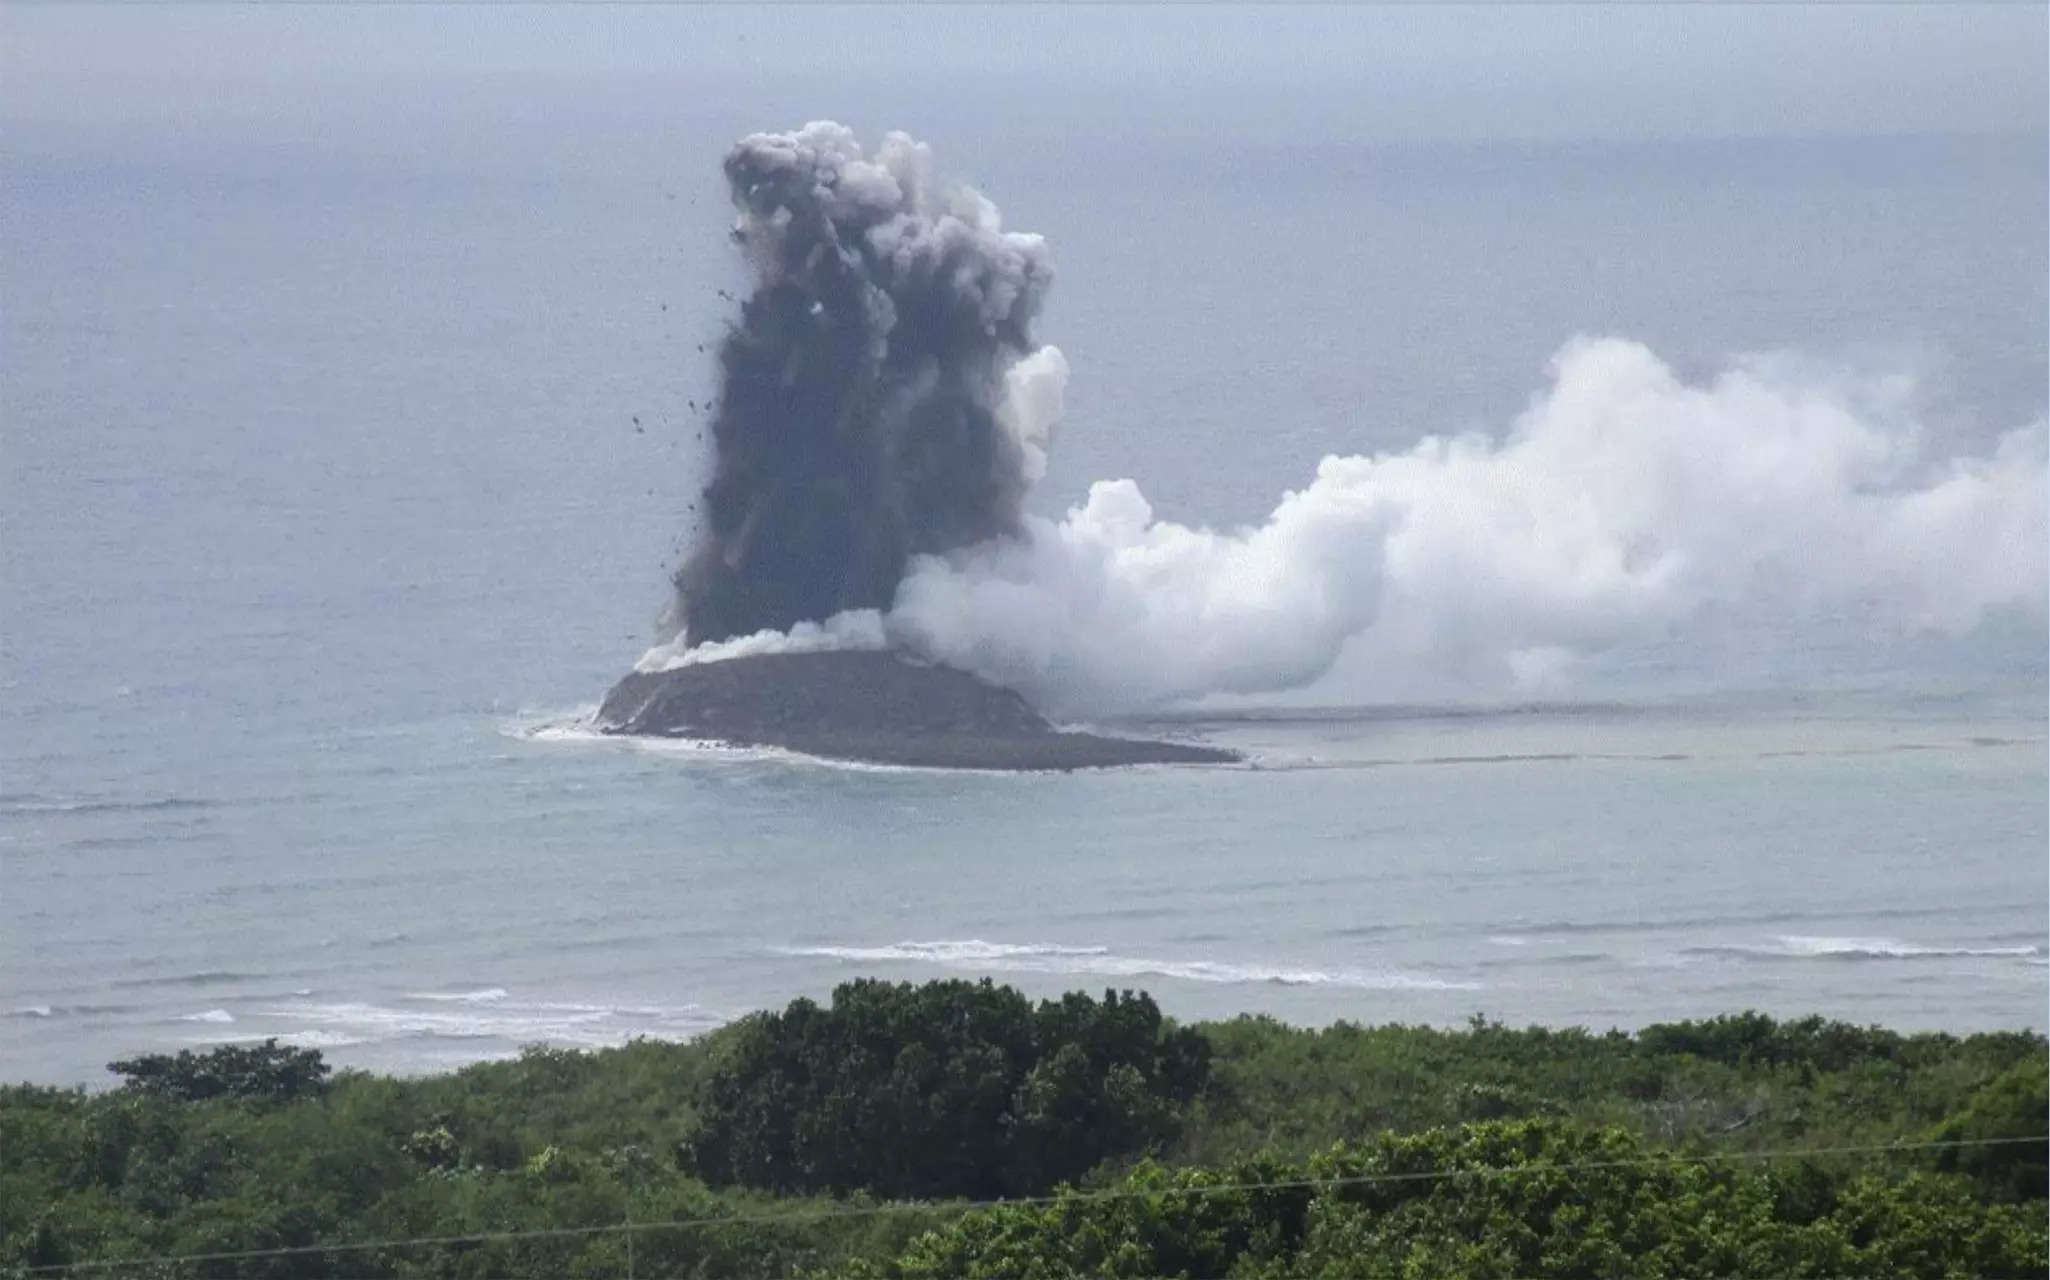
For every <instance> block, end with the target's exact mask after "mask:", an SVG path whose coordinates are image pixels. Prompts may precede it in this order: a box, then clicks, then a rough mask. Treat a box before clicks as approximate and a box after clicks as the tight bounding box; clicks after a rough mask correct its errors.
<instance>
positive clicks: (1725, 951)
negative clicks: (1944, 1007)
mask: <svg viewBox="0 0 2050 1280" xmlns="http://www.w3.org/2000/svg"><path fill="white" fill-rule="evenodd" d="M1680 954H1681V955H1685V956H1723V957H1729V958H1734V959H1741V960H1956V959H1989V960H2030V959H2035V958H2038V957H2041V956H2042V955H2043V948H2042V947H2040V946H2000V947H1986V946H1980V947H1972V946H1941V945H1934V946H1932V945H1928V944H1925V943H1919V942H1903V941H1900V940H1899V939H1896V938H1838V937H1815V936H1809V935H1803V934H1785V935H1782V936H1781V937H1779V938H1778V939H1777V940H1775V941H1773V942H1770V943H1716V944H1710V945H1707V946H1699V947H1686V948H1683V949H1682V950H1681V952H1680Z"/></svg>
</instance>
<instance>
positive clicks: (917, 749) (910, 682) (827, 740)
mask: <svg viewBox="0 0 2050 1280" xmlns="http://www.w3.org/2000/svg"><path fill="white" fill-rule="evenodd" d="M598 727H599V728H600V729H601V730H603V731H604V732H606V733H615V734H639V735H647V736H653V737H667V738H688V739H699V740H708V741H717V742H723V743H727V744H730V745H734V746H759V747H780V748H784V749H786V750H790V751H797V752H801V753H803V754H805V755H810V756H820V757H824V758H826V759H832V760H853V761H861V762H866V763H870V764H888V765H904V766H914V767H919V768H935V769H994V770H1071V769H1095V768H1104V767H1108V766H1113V765H1131V764H1230V763H1235V762H1236V761H1238V760H1239V758H1240V757H1239V756H1238V754H1237V753H1236V752H1232V751H1225V750H1221V749H1219V748H1216V747H1205V746H1198V745H1195V744H1193V743H1184V742H1158V741H1147V740H1143V739H1134V738H1109V737H1103V736H1100V735H1098V734H1093V733H1075V732H1067V731H1063V730H1060V729H1057V728H1055V727H1054V726H1053V725H1051V724H1049V723H1048V722H1047V720H1046V719H1045V718H1044V717H1043V716H1041V715H1040V714H1039V713H1038V712H1036V711H1034V710H1033V709H1032V708H1031V707H1030V706H1029V705H1028V704H1027V703H1026V701H1025V699H1024V698H1022V697H1020V696H1019V695H1018V694H1017V693H1015V692H1013V691H1012V690H1009V689H1004V688H1000V687H998V686H997V685H994V684H991V683H989V682H988V681H986V680H983V679H980V678H978V677H976V676H973V675H970V674H968V673H967V672H965V671H958V670H956V669H954V668H952V667H945V666H937V665H929V664H923V663H919V662H916V661H913V660H912V659H910V658H909V657H906V656H905V655H902V654H899V653H895V652H892V651H888V650H836V651H830V652H824V653H771V654H758V655H755V656H752V657H743V658H727V659H724V660H722V661H718V662H698V663H692V664H689V665H686V666H680V667H675V668H672V669H670V670H668V671H647V672H643V671H636V672H633V673H631V674H630V675H628V676H627V677H626V678H625V679H624V680H621V681H620V682H619V683H618V684H616V685H614V686H613V687H612V691H611V692H610V693H608V694H607V695H606V696H605V702H604V705H603V706H602V707H600V708H599V711H598Z"/></svg>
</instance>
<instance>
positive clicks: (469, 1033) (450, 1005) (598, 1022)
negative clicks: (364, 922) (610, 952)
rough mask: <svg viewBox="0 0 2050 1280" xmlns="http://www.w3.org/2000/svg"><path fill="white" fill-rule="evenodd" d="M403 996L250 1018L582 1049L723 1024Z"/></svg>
mask: <svg viewBox="0 0 2050 1280" xmlns="http://www.w3.org/2000/svg"><path fill="white" fill-rule="evenodd" d="M493 993H496V994H493ZM465 997H469V998H465ZM402 998H403V999H406V1000H413V1001H419V1003H418V1004H413V1005H408V1006H393V1005H382V1004H373V1003H370V1002H368V1001H339V1002H334V1003H313V1002H301V1003H293V1004H287V1005H279V1006H276V1007H273V1008H267V1009H264V1010H261V1011H259V1012H258V1013H256V1014H253V1015H251V1016H260V1017H263V1018H265V1019H272V1020H275V1021H277V1022H279V1023H282V1024H285V1025H287V1026H289V1027H291V1030H289V1031H287V1032H284V1033H281V1034H280V1037H279V1038H280V1039H285V1040H292V1041H293V1042H294V1043H299V1042H304V1043H308V1044H313V1043H314V1042H315V1041H316V1040H319V1039H323V1038H325V1039H328V1040H330V1041H339V1040H344V1039H345V1040H347V1041H348V1042H349V1043H351V1044H378V1043H384V1042H388V1041H393V1040H409V1039H444V1040H499V1041H506V1042H509V1043H512V1044H528V1043H532V1042H536V1041H542V1042H548V1043H555V1044H568V1045H574V1046H577V1047H581V1048H600V1047H604V1046H608V1045H616V1044H621V1043H624V1042H625V1041H627V1040H630V1039H633V1038H635V1037H637V1036H649V1037H654V1038H658V1039H680V1038H683V1037H687V1036H691V1035H696V1034H698V1033H699V1032H702V1031H707V1030H710V1029H711V1028H713V1027H716V1026H718V1025H719V1024H720V1023H721V1022H723V1021H724V1019H723V1018H720V1017H718V1016H715V1015H713V1014H710V1013H707V1012H706V1011H705V1010H704V1009H702V1008H700V1007H699V1006H698V1005H695V1004H682V1005H642V1004H632V1005H625V1004H621V1005H615V1004H599V1003H578V1002H569V1001H518V1000H512V999H510V998H509V997H507V996H506V995H505V994H504V993H503V992H502V991H500V990H499V989H498V988H487V989H486V990H484V991H481V992H465V993H459V995H458V996H457V997H456V998H451V999H438V998H429V997H421V996H408V997H402ZM295 1037H296V1038H297V1039H294V1038H295Z"/></svg>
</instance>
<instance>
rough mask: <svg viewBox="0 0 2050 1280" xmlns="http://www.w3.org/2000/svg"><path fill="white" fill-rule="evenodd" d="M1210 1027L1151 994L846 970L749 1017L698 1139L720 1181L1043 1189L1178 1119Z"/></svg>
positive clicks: (930, 1192)
mask: <svg viewBox="0 0 2050 1280" xmlns="http://www.w3.org/2000/svg"><path fill="white" fill-rule="evenodd" d="M1208 1069H1209V1053H1208V1044H1207V1042H1205V1041H1204V1040H1203V1039H1202V1038H1201V1037H1200V1036H1197V1035H1195V1034H1194V1033H1192V1032H1188V1031H1181V1030H1176V1029H1174V1028H1172V1027H1171V1026H1170V1025H1169V1024H1168V1023H1167V1022H1166V1020H1165V1019H1164V1018H1163V1017H1162V1016H1161V1014H1160V1010H1159V1008H1158V1006H1156V1005H1155V1004H1154V1003H1153V1001H1152V999H1151V998H1150V997H1147V996H1145V995H1143V994H1142V995H1136V996H1135V995H1133V994H1131V993H1129V992H1126V993H1119V992H1115V991H1110V992H1106V993H1105V994H1104V998H1103V999H1102V1000H1101V1001H1097V1000H1094V999H1092V998H1090V997H1089V996H1087V995H1083V994H1081V993H1071V994H1069V995H1067V996H1065V997H1063V998H1062V999H1060V1000H1058V1001H1046V1002H1043V1003H1041V1004H1040V1005H1039V1006H1038V1007H1037V1008H1036V1009H1035V1008H1034V1007H1033V1006H1032V1005H1031V1003H1030V1002H1029V1001H1027V1000H1026V998H1025V997H1024V996H1023V995H1022V994H1020V993H1019V992H1018V991H1016V990H1014V989H1012V988H1009V987H998V986H995V985H994V984H992V983H990V982H989V981H988V980H986V979H985V980H984V981H982V982H980V983H972V982H963V981H947V982H929V983H926V984H924V985H923V986H915V987H914V986H912V985H910V984H892V983H887V982H879V981H874V980H863V981H859V982H851V983H847V984H845V985H843V986H841V987H839V988H838V989H837V990H835V991H834V992H833V1003H832V1005H831V1007H830V1008H825V1009H821V1008H820V1007H819V1006H818V1005H816V1004H814V1003H812V1002H811V1001H809V1000H798V1001H795V1002H793V1003H792V1004H791V1005H790V1006H789V1007H788V1008H787V1009H785V1010H784V1011H783V1012H782V1013H780V1014H766V1015H762V1016H761V1017H759V1018H756V1019H754V1020H752V1021H751V1022H750V1023H749V1024H747V1026H746V1027H745V1030H744V1031H743V1033H742V1034H741V1036H740V1038H739V1041H738V1043H737V1044H736V1045H735V1047H734V1050H733V1053H732V1056H731V1057H729V1058H728V1059H726V1061H725V1062H724V1063H723V1064H722V1067H721V1069H720V1070H719V1071H718V1072H716V1073H715V1074H714V1075H713V1077H712V1078H711V1080H710V1082H709V1083H708V1085H707V1086H706V1088H705V1090H704V1092H703V1096H702V1098H701V1100H700V1102H701V1106H700V1112H701V1116H702V1124H701V1127H700V1129H699V1130H698V1132H697V1133H696V1135H694V1139H693V1142H692V1147H691V1160H692V1163H693V1164H694V1165H695V1167H696V1169H697V1171H698V1172H699V1174H700V1175H701V1176H702V1177H704V1178H705V1179H706V1181H708V1182H712V1183H714V1184H726V1183H736V1182H737V1183H745V1184H747V1185H751V1186H758V1187H764V1188H768V1189H770V1190H775V1191H819V1190H833V1191H850V1190H854V1189H856V1188H865V1189H867V1190H870V1191H873V1192H876V1193H878V1194H881V1195H892V1196H954V1195H970V1196H999V1195H1018V1194H1024V1193H1029V1192H1033V1191H1040V1190H1044V1189H1046V1188H1047V1187H1050V1186H1052V1185H1053V1184H1054V1183H1056V1182H1058V1181H1060V1180H1062V1179H1067V1178H1075V1177H1079V1176H1080V1175H1081V1174H1083V1173H1085V1172H1087V1171H1088V1170H1089V1169H1090V1168H1091V1167H1093V1166H1094V1165H1096V1164H1097V1163H1099V1162H1101V1161H1102V1160H1104V1159H1106V1158H1108V1157H1111V1156H1115V1155H1122V1154H1126V1153H1130V1152H1136V1151H1141V1150H1145V1149H1147V1148H1148V1147H1150V1146H1153V1145H1156V1144H1158V1143H1161V1142H1164V1141H1166V1140H1167V1139H1168V1138H1170V1137H1171V1136H1173V1133H1174V1131H1175V1127H1176V1125H1177V1123H1178V1118H1179V1113H1180V1109H1181V1107H1182V1106H1183V1104H1185V1103H1186V1102H1187V1101H1188V1100H1189V1099H1190V1098H1191V1097H1193V1096H1194V1095H1195V1093H1196V1092H1197V1091H1198V1090H1199V1089H1200V1088H1201V1087H1202V1085H1203V1082H1204V1080H1205V1078H1206V1077H1207V1074H1208Z"/></svg>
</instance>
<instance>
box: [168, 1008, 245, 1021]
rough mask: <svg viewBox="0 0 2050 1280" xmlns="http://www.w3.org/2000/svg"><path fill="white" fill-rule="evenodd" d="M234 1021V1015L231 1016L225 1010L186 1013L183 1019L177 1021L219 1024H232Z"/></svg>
mask: <svg viewBox="0 0 2050 1280" xmlns="http://www.w3.org/2000/svg"><path fill="white" fill-rule="evenodd" d="M234 1020H235V1015H234V1014H232V1013H229V1012H228V1011H227V1010H226V1009H208V1010H206V1011H204V1012H202V1013H188V1014H186V1015H185V1016H184V1017H182V1018H180V1019H179V1021H180V1022H221V1023H226V1022H233V1021H234Z"/></svg>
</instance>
